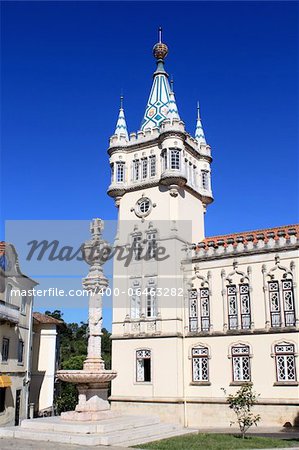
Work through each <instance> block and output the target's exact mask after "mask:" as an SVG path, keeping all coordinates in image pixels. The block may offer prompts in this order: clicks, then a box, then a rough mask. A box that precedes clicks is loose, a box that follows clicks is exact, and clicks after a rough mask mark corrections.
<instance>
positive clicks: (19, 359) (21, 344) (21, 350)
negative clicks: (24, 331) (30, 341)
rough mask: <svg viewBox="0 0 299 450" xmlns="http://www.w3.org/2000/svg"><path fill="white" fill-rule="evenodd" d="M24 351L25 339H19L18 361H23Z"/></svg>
mask: <svg viewBox="0 0 299 450" xmlns="http://www.w3.org/2000/svg"><path fill="white" fill-rule="evenodd" d="M23 353H24V341H22V339H19V343H18V363H22V362H23Z"/></svg>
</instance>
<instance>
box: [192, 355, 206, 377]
mask: <svg viewBox="0 0 299 450" xmlns="http://www.w3.org/2000/svg"><path fill="white" fill-rule="evenodd" d="M192 381H209V359H208V349H207V348H206V347H196V348H193V349H192Z"/></svg>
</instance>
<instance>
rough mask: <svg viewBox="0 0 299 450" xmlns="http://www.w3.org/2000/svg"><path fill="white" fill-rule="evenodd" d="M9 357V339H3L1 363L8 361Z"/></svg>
mask: <svg viewBox="0 0 299 450" xmlns="http://www.w3.org/2000/svg"><path fill="white" fill-rule="evenodd" d="M8 356H9V339H7V338H3V340H2V361H8Z"/></svg>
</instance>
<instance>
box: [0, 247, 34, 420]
mask: <svg viewBox="0 0 299 450" xmlns="http://www.w3.org/2000/svg"><path fill="white" fill-rule="evenodd" d="M0 264H1V269H0V350H1V356H0V426H1V425H18V424H19V421H20V420H22V419H24V418H27V413H28V407H29V383H30V359H31V345H32V344H31V336H32V304H33V296H31V295H22V293H23V292H30V291H31V290H32V289H33V288H34V286H36V284H37V283H36V282H35V281H33V280H32V279H31V278H29V277H27V276H26V275H24V274H23V273H22V272H21V270H20V268H19V263H18V257H17V253H16V250H15V248H14V247H13V245H11V244H7V243H4V242H1V243H0Z"/></svg>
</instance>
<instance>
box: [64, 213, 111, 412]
mask: <svg viewBox="0 0 299 450" xmlns="http://www.w3.org/2000/svg"><path fill="white" fill-rule="evenodd" d="M103 228H104V223H103V221H102V220H101V219H93V221H92V222H91V227H90V230H91V234H92V238H91V240H89V241H86V242H85V244H84V246H83V254H84V259H85V261H86V262H87V263H88V264H89V265H90V268H89V272H88V275H87V277H85V278H83V287H84V289H86V290H87V291H88V292H89V293H90V297H89V308H88V327H89V337H88V349H87V358H86V360H85V361H84V365H83V370H59V371H58V372H57V377H58V378H59V379H60V380H61V381H66V382H69V383H75V384H76V385H77V389H78V392H79V403H78V405H77V406H76V409H75V411H69V412H67V413H62V414H61V418H62V419H66V420H99V419H101V418H107V416H108V417H110V416H111V415H112V413H111V411H110V407H109V403H108V401H107V390H108V386H109V382H110V381H111V380H113V379H114V378H115V377H116V375H117V372H115V371H113V370H105V364H104V361H103V359H102V357H101V335H102V322H103V320H102V296H103V294H104V292H105V289H106V288H107V286H108V280H107V278H106V277H105V275H104V273H103V264H104V263H105V261H106V260H107V256H108V255H109V253H110V250H111V247H110V246H109V244H108V242H106V241H105V240H104V239H103V237H102V231H103Z"/></svg>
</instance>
